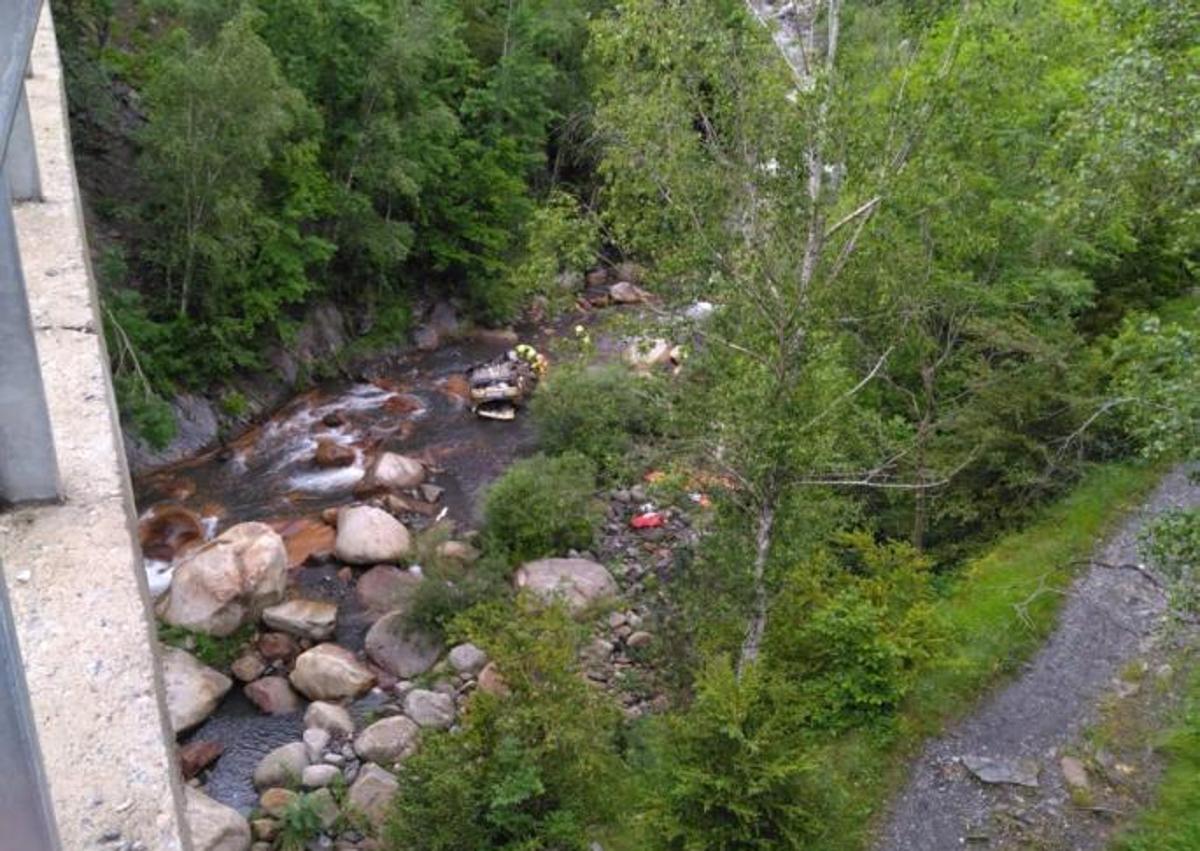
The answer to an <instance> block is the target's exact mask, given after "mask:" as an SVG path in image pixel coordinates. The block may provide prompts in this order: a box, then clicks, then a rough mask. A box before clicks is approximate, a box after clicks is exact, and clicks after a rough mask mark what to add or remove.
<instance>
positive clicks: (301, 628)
mask: <svg viewBox="0 0 1200 851" xmlns="http://www.w3.org/2000/svg"><path fill="white" fill-rule="evenodd" d="M262 618H263V623H265V624H266V625H267V626H269V627H271V628H272V629H277V630H280V631H282V632H288V633H291V634H292V635H298V636H300V637H301V638H310V639H312V640H313V641H324V640H325V639H326V638H329V637H330V636H331V635H333V630H334V628H335V627H336V626H337V605H336V604H335V603H327V602H325V601H324V600H288V601H286V602H283V603H280V604H278V605H276V606H271V607H270V608H267V609H264V610H263V614H262Z"/></svg>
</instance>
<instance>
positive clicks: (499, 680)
mask: <svg viewBox="0 0 1200 851" xmlns="http://www.w3.org/2000/svg"><path fill="white" fill-rule="evenodd" d="M478 685H479V690H480V691H482V692H484V693H486V694H491V695H495V696H496V697H505V696H507V695H508V693H509V692H508V683H506V682H504V677H503V675H502V674H501V673H500V669H499V668H497V667H496V663H495V662H488V663H487V664H486V665H484V666H483V670H482V671H480V672H479V680H478Z"/></svg>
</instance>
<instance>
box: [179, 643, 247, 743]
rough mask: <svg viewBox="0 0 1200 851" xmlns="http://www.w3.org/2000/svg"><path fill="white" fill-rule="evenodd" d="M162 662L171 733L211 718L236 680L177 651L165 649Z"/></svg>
mask: <svg viewBox="0 0 1200 851" xmlns="http://www.w3.org/2000/svg"><path fill="white" fill-rule="evenodd" d="M162 659H163V682H164V685H165V686H166V692H167V714H168V715H169V716H170V718H171V729H172V730H174V731H175V732H176V733H182V732H183V731H184V730H188V729H191V728H192V727H195V726H196V725H197V724H199V723H200V722H201V721H203V720H204V719H205V718H207V717H208V716H209V715H212V713H213V711H214V710H215V709H216V708H217V704H218V703H220V702H221V698H222V697H224V696H225V692H227V691H229V689H230V688H231V687H232V686H233V680H231V679H229V677H227V676H225V675H224V674H222V673H221V672H220V671H215V670H213V669H212V668H210V667H208V666H207V665H204V664H202V663H201V662H200V661H199V660H198V659H196V658H195V657H194V656H192V655H191V654H190V653H188V652H187V651H185V650H180V649H179V648H178V647H165V648H163V656H162Z"/></svg>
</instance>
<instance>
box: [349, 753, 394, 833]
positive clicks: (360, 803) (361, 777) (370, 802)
mask: <svg viewBox="0 0 1200 851" xmlns="http://www.w3.org/2000/svg"><path fill="white" fill-rule="evenodd" d="M399 789H400V784H399V783H397V782H396V778H395V777H393V776H392V775H391V774H389V773H388V772H386V771H384V770H383V769H382V768H380V767H379V766H378V765H372V764H371V763H367V764H366V765H364V766H363V767H362V770H361V771H359V772H358V778H357V779H356V780H355V781H354V784H353V785H352V786H351V787H350V794H349V796H348V798H347V801H348V803H349V804H350V806H351V808H353V809H354V810H357V811H358V812H360V813H362V814H363V815H365V816H366V817H367V818H368V819H369V820H370V822H371V823H372V824H373V825H375V826H376V827H379V826H380V825H382V824H383V823H384V821H385V820H386V819H387V815H388V808H389V805H390V804H391V802H392V798H393V797H395V795H396V792H397V791H398V790H399Z"/></svg>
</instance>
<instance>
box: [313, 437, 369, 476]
mask: <svg viewBox="0 0 1200 851" xmlns="http://www.w3.org/2000/svg"><path fill="white" fill-rule="evenodd" d="M357 458H358V453H357V452H355V451H354V447H353V446H346V445H345V444H342V443H338V442H337V441H336V440H334V439H333V438H329V437H322V438H321V439H320V440H318V441H317V452H316V454H315V455H313V462H314V463H315V464H316V465H317V466H318V467H323V468H325V469H329V468H332V467H349V466H350V465H351V464H353V463H354V462H355V460H356V459H357Z"/></svg>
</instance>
